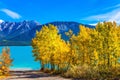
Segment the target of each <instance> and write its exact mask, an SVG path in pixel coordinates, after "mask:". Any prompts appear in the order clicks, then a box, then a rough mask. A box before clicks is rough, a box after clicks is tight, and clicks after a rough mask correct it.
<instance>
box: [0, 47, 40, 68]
mask: <svg viewBox="0 0 120 80" xmlns="http://www.w3.org/2000/svg"><path fill="white" fill-rule="evenodd" d="M2 48H3V47H0V53H1V52H2ZM9 48H10V54H11V58H12V59H13V63H12V64H13V66H11V67H10V69H11V70H38V69H40V64H39V62H36V61H34V57H33V53H32V47H31V46H10V47H9Z"/></svg>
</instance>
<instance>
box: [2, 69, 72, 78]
mask: <svg viewBox="0 0 120 80" xmlns="http://www.w3.org/2000/svg"><path fill="white" fill-rule="evenodd" d="M10 73H11V76H10V77H9V78H6V79H2V80H70V79H65V78H62V77H60V76H54V75H50V74H47V73H43V72H40V71H11V72H10ZM0 80H1V79H0Z"/></svg>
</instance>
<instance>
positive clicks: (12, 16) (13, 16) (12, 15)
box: [1, 9, 21, 19]
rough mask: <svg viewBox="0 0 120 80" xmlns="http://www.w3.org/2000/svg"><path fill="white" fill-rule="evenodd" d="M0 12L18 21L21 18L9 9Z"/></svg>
mask: <svg viewBox="0 0 120 80" xmlns="http://www.w3.org/2000/svg"><path fill="white" fill-rule="evenodd" d="M1 11H2V12H4V13H5V14H7V15H8V16H10V17H11V18H13V19H20V18H21V16H20V15H19V14H18V13H16V12H13V11H11V10H9V9H1Z"/></svg>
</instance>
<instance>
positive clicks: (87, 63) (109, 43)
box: [32, 22, 120, 79]
mask: <svg viewBox="0 0 120 80" xmlns="http://www.w3.org/2000/svg"><path fill="white" fill-rule="evenodd" d="M79 28H80V32H78V34H77V35H75V34H74V33H73V31H72V30H69V31H68V32H66V33H65V34H66V35H67V36H68V37H69V40H67V41H65V40H63V39H62V38H61V34H59V33H58V30H57V27H56V26H54V25H51V24H49V25H48V26H43V27H42V29H41V30H40V32H38V31H37V32H36V36H35V38H33V39H32V47H33V50H32V52H33V56H34V57H35V61H39V62H40V64H41V66H42V67H41V71H45V72H52V73H61V75H62V76H64V77H72V78H85V79H113V78H120V54H119V52H120V33H119V32H120V26H119V25H117V24H116V23H115V22H102V23H98V24H97V25H96V27H95V28H88V27H85V26H83V25H80V26H79Z"/></svg>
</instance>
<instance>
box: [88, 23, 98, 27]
mask: <svg viewBox="0 0 120 80" xmlns="http://www.w3.org/2000/svg"><path fill="white" fill-rule="evenodd" d="M89 25H92V26H96V25H97V23H91V24H89Z"/></svg>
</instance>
